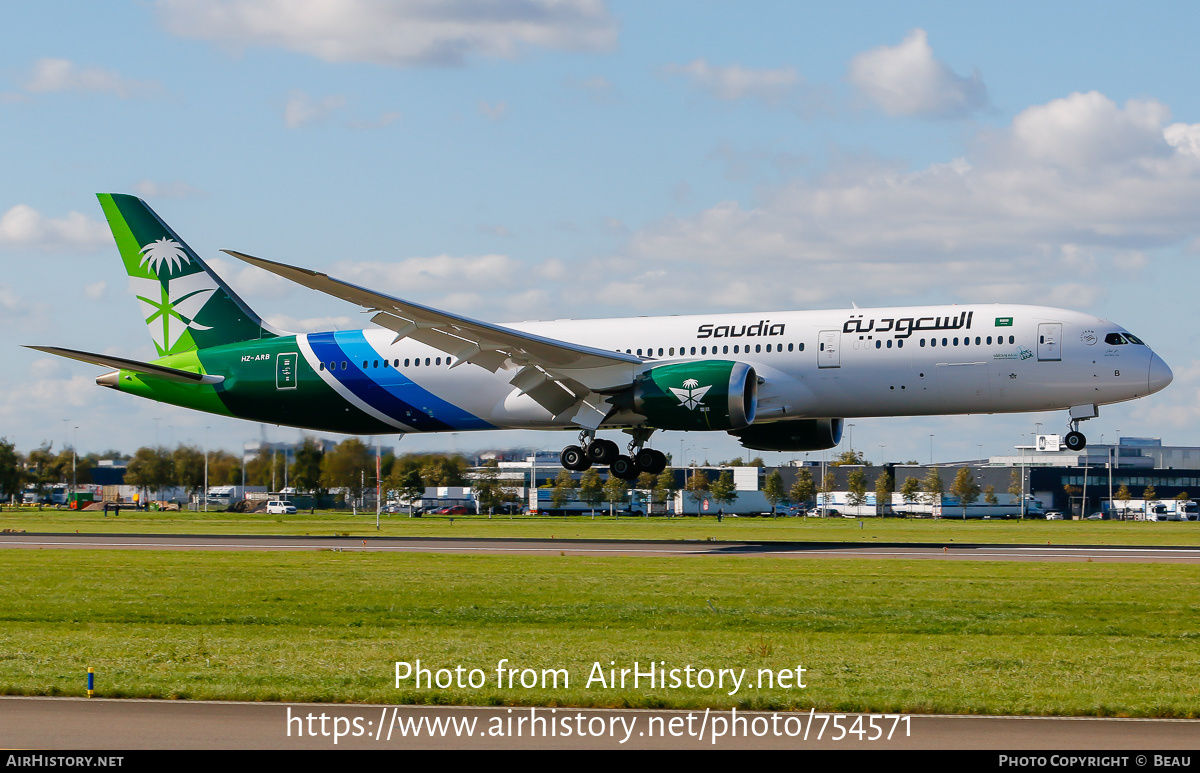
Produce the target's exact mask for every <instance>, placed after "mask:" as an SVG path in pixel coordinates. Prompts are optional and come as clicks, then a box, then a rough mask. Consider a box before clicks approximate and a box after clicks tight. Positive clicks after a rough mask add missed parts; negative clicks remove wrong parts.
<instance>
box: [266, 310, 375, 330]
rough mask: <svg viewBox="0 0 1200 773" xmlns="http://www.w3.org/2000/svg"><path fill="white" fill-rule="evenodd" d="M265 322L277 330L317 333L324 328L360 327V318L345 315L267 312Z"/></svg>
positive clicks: (346, 328)
mask: <svg viewBox="0 0 1200 773" xmlns="http://www.w3.org/2000/svg"><path fill="white" fill-rule="evenodd" d="M266 321H267V324H269V325H273V326H274V327H275V328H276V329H278V330H287V331H289V332H292V333H317V332H322V331H326V330H353V329H357V328H361V327H362V324H363V323H362V320H357V319H351V318H350V317H345V316H332V317H303V318H298V317H289V316H287V315H286V314H268V315H267V316H266Z"/></svg>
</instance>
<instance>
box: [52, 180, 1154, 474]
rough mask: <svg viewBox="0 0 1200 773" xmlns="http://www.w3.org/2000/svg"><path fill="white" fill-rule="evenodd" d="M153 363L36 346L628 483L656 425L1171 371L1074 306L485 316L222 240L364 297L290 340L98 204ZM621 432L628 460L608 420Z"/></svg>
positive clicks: (745, 440) (162, 382)
mask: <svg viewBox="0 0 1200 773" xmlns="http://www.w3.org/2000/svg"><path fill="white" fill-rule="evenodd" d="M97 196H98V198H99V200H100V204H101V206H102V208H103V210H104V213H105V216H106V218H107V219H108V223H109V226H110V227H111V229H112V233H113V238H114V239H115V241H116V244H117V248H118V251H119V252H120V254H121V258H122V260H123V261H124V264H125V269H126V271H127V272H128V274H129V278H130V283H131V286H132V289H133V292H134V294H135V296H136V297H137V301H138V303H139V304H140V306H141V310H142V318H143V319H144V320H145V323H146V325H147V327H148V329H149V331H150V337H151V339H152V340H153V341H154V345H155V348H156V349H157V351H158V354H159V356H158V358H157V359H155V360H154V361H153V362H141V361H138V360H131V359H127V358H122V357H114V356H110V355H104V354H95V353H90V352H83V351H78V350H74V349H64V348H60V347H50V346H31V347H29V348H32V349H37V350H39V351H43V352H48V353H51V354H56V355H61V356H64V357H69V358H72V359H76V360H82V361H84V362H88V363H92V364H96V365H101V366H104V367H107V368H112V369H113V370H111V372H107V373H105V374H103V375H101V376H99V377H98V378H97V379H96V383H97V384H99V385H101V386H104V387H108V388H111V389H116V390H118V391H121V392H128V393H130V394H132V395H137V396H140V397H147V398H150V399H152V400H157V401H159V402H164V403H170V404H172V405H179V406H183V407H186V408H192V409H196V410H200V411H207V412H209V413H214V414H219V415H223V416H233V417H237V418H242V419H247V420H250V421H256V422H265V423H271V424H279V425H288V426H293V427H299V428H303V429H311V430H323V431H329V432H338V433H346V434H366V435H371V434H384V433H387V434H392V433H396V434H399V435H400V436H403V435H405V434H408V433H424V432H463V431H468V430H493V429H536V430H547V429H557V430H570V431H577V432H578V433H579V435H578V437H579V439H578V441H577V442H576V443H573V444H571V445H568V446H566V447H565V448H564V449H563V450H562V453H561V455H560V461H561V463H562V466H563V467H564V468H566V469H568V470H572V471H580V470H585V469H587V468H589V467H591V466H593V465H607V466H608V467H609V470H610V472H611V474H613V475H615V476H616V477H618V478H621V479H623V480H634V479H636V478H637V477H638V475H639V474H640V473H643V472H649V473H652V474H657V473H659V472H662V470H663V469H665V467H666V465H667V458H666V455H665V454H663V453H662V452H661V451H658V450H655V449H653V448H651V447H649V446H647V441H649V439H650V437H651V436H652V435H653V433H654V432H656V431H658V430H666V431H689V432H695V431H705V432H727V433H729V434H730V435H732V436H734V437H735V438H737V439H738V440H739V441H740V442H741V444H742V445H743V446H744V447H746V448H749V449H754V450H761V451H789V452H799V451H815V450H822V449H827V448H833V447H834V446H836V445H837V444H838V443H839V442H840V440H841V435H842V428H843V426H844V422H845V420H846V419H848V418H860V417H872V416H932V415H947V414H972V413H976V414H978V413H1017V412H1026V411H1050V410H1065V411H1068V417H1067V419H1068V425H1069V428H1070V431H1069V432H1068V433H1067V435H1066V437H1065V438H1064V441H1065V444H1066V446H1067V447H1068V448H1069V449H1071V450H1081V449H1082V448H1084V447H1085V445H1086V442H1087V440H1086V438H1085V437H1084V435H1083V434H1082V433H1081V432H1080V431H1079V424H1080V422H1082V421H1085V420H1087V419H1091V418H1095V417H1096V416H1098V415H1099V406H1101V405H1108V404H1111V403H1117V402H1122V401H1125V400H1133V399H1136V398H1140V397H1144V396H1146V395H1149V394H1152V393H1154V392H1157V391H1159V390H1161V389H1163V388H1164V387H1166V386H1167V385H1168V384H1170V383H1171V380H1172V378H1173V375H1172V373H1171V369H1170V368H1169V367H1168V366H1167V364H1166V363H1165V362H1163V360H1162V358H1160V357H1159V356H1158V355H1157V354H1155V353H1154V351H1152V350H1151V349H1150V347H1149V346H1147V345H1146V344H1145V343H1144V342H1143V341H1142V340H1141V339H1140V338H1138V337H1137V336H1135V335H1133V334H1132V333H1130V332H1129V331H1127V330H1125V329H1124V328H1123V327H1121V326H1120V325H1117V324H1115V323H1112V322H1109V321H1108V320H1105V319H1101V318H1099V317H1095V316H1091V315H1089V314H1083V313H1080V312H1076V311H1068V310H1064V309H1056V308H1048V307H1043V306H1029V305H1011V304H964V305H953V306H915V307H903V308H877V309H860V308H857V307H856V308H853V309H849V310H826V311H777V312H770V313H759V312H742V313H732V314H728V313H727V314H701V315H678V316H664V317H636V318H625V319H563V320H554V321H538V322H521V323H513V324H507V325H497V324H492V323H488V322H482V321H479V320H475V319H471V318H469V317H465V316H462V315H458V314H453V313H450V312H446V311H441V310H438V309H434V308H431V307H429V306H425V305H422V304H419V303H414V302H412V301H407V300H403V299H401V298H395V297H392V296H390V295H386V294H384V293H381V292H378V291H376V290H371V289H369V288H365V287H360V286H357V285H354V284H351V283H349V282H345V281H342V280H340V279H336V278H334V277H331V276H328V275H327V274H323V273H320V272H317V271H312V270H309V269H306V268H299V267H296V266H290V265H286V264H283V263H276V262H274V261H270V260H265V259H263V258H258V257H254V256H251V255H247V254H244V253H240V252H236V251H233V250H224V252H226V253H227V254H229V255H231V256H233V257H235V258H238V259H239V260H242V261H244V262H246V263H248V264H250V265H252V266H258V267H259V268H262V269H265V270H267V271H269V272H271V273H274V274H277V275H279V276H281V277H284V278H286V279H289V280H291V281H293V282H296V283H298V284H300V285H303V286H305V287H308V288H311V289H313V290H316V291H318V292H322V293H325V294H327V295H331V296H333V297H335V298H339V299H341V300H344V301H348V302H350V303H353V304H357V305H358V306H361V307H362V308H363V309H365V310H367V311H368V312H370V313H372V314H373V316H372V317H371V321H372V322H373V323H375V324H376V325H377V326H378V327H375V328H369V329H366V330H337V331H327V332H319V333H288V332H285V331H282V330H278V329H276V328H274V327H273V326H271V325H270V324H268V323H267V322H265V321H264V320H263V319H262V318H261V317H260V316H258V315H257V314H256V313H255V312H254V311H253V310H251V309H250V307H249V306H248V305H247V304H246V303H245V302H244V301H243V300H242V299H241V298H239V297H238V295H237V294H236V293H235V292H234V291H233V290H232V289H231V288H230V287H229V285H228V284H226V283H225V281H224V280H222V279H221V277H220V276H218V275H217V274H216V273H215V272H214V271H213V270H212V269H211V268H210V267H209V266H208V265H207V264H206V263H204V261H203V260H201V259H200V257H199V255H197V254H196V253H195V252H194V251H193V250H192V249H191V248H190V247H188V246H187V244H186V243H185V242H184V241H183V240H182V239H181V238H179V236H178V235H177V234H176V233H175V232H174V231H173V230H171V228H170V227H169V226H168V225H167V224H166V223H165V222H164V221H163V220H162V219H161V218H160V217H159V216H158V215H157V214H156V213H155V212H154V211H153V210H152V209H151V208H150V207H149V206H148V205H147V204H146V203H145V202H144V201H142V200H141V199H139V198H137V197H135V196H130V195H125V194H108V193H102V194H97ZM606 430H622V431H624V432H625V433H627V434H628V435H629V436H630V441H629V443H628V445H627V448H626V449H625V453H622V449H621V448H620V446H619V445H618V444H617V443H616V442H614V441H613V440H610V439H606V438H601V437H598V436H597V433H598V432H600V431H606Z"/></svg>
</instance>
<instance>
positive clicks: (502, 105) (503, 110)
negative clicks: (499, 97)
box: [479, 100, 508, 121]
mask: <svg viewBox="0 0 1200 773" xmlns="http://www.w3.org/2000/svg"><path fill="white" fill-rule="evenodd" d="M479 112H481V113H483V114H484V115H486V116H487V117H488V118H491V119H492V120H493V121H499V120H500V119H501V118H503V117H504V116H505V115H506V114H507V113H508V103H507V102H497V103H496V104H494V105H489V104H488V103H487V102H484V101H482V100H480V102H479Z"/></svg>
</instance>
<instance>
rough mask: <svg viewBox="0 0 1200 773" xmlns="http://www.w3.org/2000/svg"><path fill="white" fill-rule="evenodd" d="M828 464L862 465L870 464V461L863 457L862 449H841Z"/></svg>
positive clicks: (840, 465)
mask: <svg viewBox="0 0 1200 773" xmlns="http://www.w3.org/2000/svg"><path fill="white" fill-rule="evenodd" d="M830 464H832V465H833V466H834V467H842V466H845V465H849V464H861V465H863V466H864V467H870V466H871V463H870V462H868V461H867V460H866V459H865V458H864V457H863V452H862V451H842V452H841V453H840V454H838V455H837V457H836V458H835V459H834V460H833V461H832V462H830Z"/></svg>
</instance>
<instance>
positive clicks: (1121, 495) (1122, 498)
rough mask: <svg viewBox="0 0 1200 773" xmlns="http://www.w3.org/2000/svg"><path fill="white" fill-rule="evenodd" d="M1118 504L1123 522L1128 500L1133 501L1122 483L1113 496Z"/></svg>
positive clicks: (1126, 487) (1131, 494)
mask: <svg viewBox="0 0 1200 773" xmlns="http://www.w3.org/2000/svg"><path fill="white" fill-rule="evenodd" d="M1113 496H1114V497H1115V498H1116V500H1117V501H1118V502H1120V503H1121V520H1122V521H1123V520H1125V513H1126V512H1127V511H1128V510H1129V500H1131V499H1133V493H1132V492H1131V491H1130V490H1129V486H1126V485H1125V484H1124V483H1122V484H1121V487H1120V488H1119V489H1117V493H1116V494H1114V495H1113Z"/></svg>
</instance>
